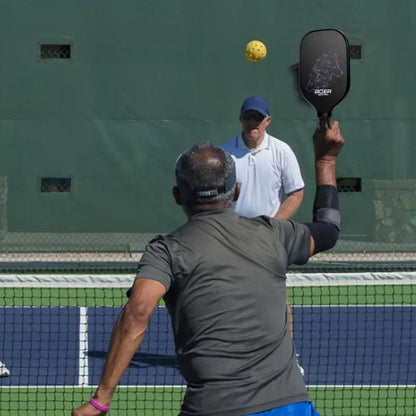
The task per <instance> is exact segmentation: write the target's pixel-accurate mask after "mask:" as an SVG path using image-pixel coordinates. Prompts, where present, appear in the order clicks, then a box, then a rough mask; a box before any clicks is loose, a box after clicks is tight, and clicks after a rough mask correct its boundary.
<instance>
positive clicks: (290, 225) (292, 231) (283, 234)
mask: <svg viewBox="0 0 416 416" xmlns="http://www.w3.org/2000/svg"><path fill="white" fill-rule="evenodd" d="M274 221H275V222H277V223H278V227H279V229H280V239H281V241H282V244H283V246H284V248H285V249H286V253H287V261H288V266H289V265H291V264H299V265H300V264H305V263H306V262H307V261H308V260H309V257H310V249H311V232H310V230H309V228H308V227H307V226H306V225H304V224H298V223H295V222H294V221H292V220H278V219H274Z"/></svg>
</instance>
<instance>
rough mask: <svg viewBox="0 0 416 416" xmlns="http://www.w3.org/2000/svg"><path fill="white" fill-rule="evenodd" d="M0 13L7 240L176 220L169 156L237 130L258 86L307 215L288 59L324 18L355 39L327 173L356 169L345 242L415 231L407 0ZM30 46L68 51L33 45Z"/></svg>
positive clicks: (159, 228) (307, 121) (307, 172)
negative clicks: (336, 150) (249, 53)
mask: <svg viewBox="0 0 416 416" xmlns="http://www.w3.org/2000/svg"><path fill="white" fill-rule="evenodd" d="M0 22H1V24H0V149H1V151H0V177H1V184H2V186H1V189H0V191H1V195H0V208H1V210H2V213H1V225H2V227H3V229H2V230H1V232H0V240H1V239H3V246H2V249H3V250H5V249H7V244H5V243H4V241H7V238H11V237H13V238H14V237H16V236H23V237H24V236H25V235H30V236H32V237H33V236H35V235H37V234H39V235H45V236H47V235H50V234H52V235H59V234H62V236H67V235H77V234H86V235H95V234H97V235H98V236H99V235H100V234H102V235H105V236H107V237H106V238H107V240H108V241H110V242H111V235H112V234H115V235H124V234H125V235H129V234H133V235H136V234H138V235H140V234H144V235H148V234H154V233H164V232H168V231H170V230H171V229H173V228H175V227H176V226H178V225H179V224H180V223H181V222H183V221H184V220H185V216H184V214H183V213H182V211H181V209H180V208H179V207H177V206H175V204H174V202H173V198H172V196H171V188H172V186H173V183H174V175H173V174H174V165H175V160H176V158H177V156H178V154H179V153H180V152H182V151H183V150H184V149H186V148H187V147H188V146H190V145H191V144H193V143H195V142H198V141H202V140H210V141H212V142H214V143H216V144H221V143H223V142H224V141H226V140H228V139H229V138H231V137H233V136H234V135H236V134H237V133H238V132H239V128H240V125H239V121H238V112H239V108H240V105H241V102H242V100H243V99H244V98H245V97H246V96H249V95H262V96H264V97H265V98H266V99H267V100H268V102H269V105H270V109H271V112H272V116H273V122H272V124H271V126H270V127H269V133H271V134H272V135H274V136H277V137H279V138H281V139H282V140H284V141H287V142H288V143H289V144H290V146H291V147H292V148H293V150H294V151H295V153H296V154H297V156H298V159H299V162H300V164H301V169H302V173H303V176H304V179H305V183H306V188H305V199H304V202H303V204H302V206H301V208H300V210H299V212H298V214H297V215H296V218H295V219H296V220H298V221H309V220H310V218H311V206H312V201H313V196H314V169H313V153H312V152H313V150H312V143H311V135H312V133H313V131H314V128H315V126H316V120H317V119H316V114H315V110H314V109H313V108H312V107H311V106H310V105H309V104H308V103H306V102H305V101H304V100H303V99H302V98H301V96H300V94H299V91H298V84H297V70H296V65H297V63H298V60H299V58H298V50H299V44H300V40H301V38H302V37H303V35H304V34H306V33H307V32H308V31H310V30H313V29H322V28H336V29H339V30H341V31H343V32H344V33H345V35H346V36H347V37H348V39H349V41H350V44H351V45H358V46H360V47H361V58H360V59H352V60H351V90H350V93H349V95H348V96H347V98H346V99H345V101H344V102H342V103H341V104H340V105H339V106H338V107H337V108H336V109H335V111H334V117H333V118H334V119H338V120H340V123H341V128H342V131H343V134H344V137H345V139H346V144H345V147H344V150H343V153H342V156H341V157H340V158H339V162H338V177H340V178H359V179H360V180H361V190H360V191H349V192H340V201H341V209H342V213H343V223H344V226H343V231H342V235H341V240H345V241H360V242H374V243H394V244H412V243H413V242H414V241H415V230H416V140H415V137H414V136H415V131H416V123H415V115H416V109H415V106H414V105H413V100H414V94H415V92H416V82H415V77H414V68H415V66H416V49H415V47H414V41H415V39H416V3H415V2H414V1H412V0H400V1H395V2H393V1H391V0H366V1H362V0H350V1H343V0H336V1H324V0H314V1H309V0H296V1H293V0H276V1H271V0H258V1H257V2H252V1H245V0H210V1H202V0H199V1H198V0H181V1H173V0H159V1H157V2H156V1H144V0H128V1H127V0H120V1H117V2H107V1H102V0H89V1H80V0H75V1H56V0H55V1H47V0H38V1H36V2H34V1H29V0H13V1H11V0H9V1H5V0H1V1H0ZM252 39H260V40H262V41H263V42H264V43H265V44H266V46H267V49H268V54H267V57H266V59H265V60H264V61H262V62H260V63H251V62H249V61H247V60H246V58H245V56H244V47H245V45H246V43H247V42H248V41H250V40H252ZM42 45H66V46H65V47H66V48H69V51H70V53H69V56H65V57H62V56H59V57H55V58H50V57H45V56H44V57H42V55H41V49H42ZM44 178H70V181H71V188H70V191H69V192H41V184H42V179H44ZM26 233H27V234H26ZM12 240H13V239H12ZM12 240H10V241H12ZM13 241H15V240H13ZM91 241H92V242H90V243H88V244H90V246H91V248H94V245H95V243H94V242H93V241H94V240H91ZM10 244H15V243H10ZM16 244H17V243H16ZM99 246H100V243H99V242H97V243H96V247H97V248H99Z"/></svg>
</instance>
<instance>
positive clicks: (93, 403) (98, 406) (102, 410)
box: [89, 397, 111, 412]
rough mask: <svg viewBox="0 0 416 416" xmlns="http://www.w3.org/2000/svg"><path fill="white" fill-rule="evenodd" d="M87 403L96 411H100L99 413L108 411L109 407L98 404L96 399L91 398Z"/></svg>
mask: <svg viewBox="0 0 416 416" xmlns="http://www.w3.org/2000/svg"><path fill="white" fill-rule="evenodd" d="M89 403H90V404H91V405H92V406H93V407H95V408H96V409H97V410H100V411H101V412H108V411H109V410H110V408H111V407H110V406H106V405H104V404H101V403H100V402H98V401H97V400H96V399H94V397H91V399H90V400H89Z"/></svg>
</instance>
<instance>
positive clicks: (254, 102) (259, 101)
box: [240, 95, 270, 116]
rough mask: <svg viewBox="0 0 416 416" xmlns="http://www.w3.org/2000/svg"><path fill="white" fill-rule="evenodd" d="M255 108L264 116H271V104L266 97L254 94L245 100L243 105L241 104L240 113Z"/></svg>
mask: <svg viewBox="0 0 416 416" xmlns="http://www.w3.org/2000/svg"><path fill="white" fill-rule="evenodd" d="M249 110H254V111H258V112H259V113H260V114H263V116H269V115H270V112H269V106H268V105H267V102H266V100H265V99H264V98H262V97H258V96H256V95H253V96H252V97H248V98H246V99H245V100H244V102H243V105H242V106H241V110H240V113H241V114H244V113H245V112H246V111H249Z"/></svg>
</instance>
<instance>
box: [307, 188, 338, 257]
mask: <svg viewBox="0 0 416 416" xmlns="http://www.w3.org/2000/svg"><path fill="white" fill-rule="evenodd" d="M338 206H339V204H338V191H337V188H336V187H335V186H333V185H319V186H317V188H316V194H315V202H314V205H313V223H309V224H306V225H307V226H308V228H309V230H310V231H311V235H312V237H313V239H314V241H315V250H314V252H315V253H319V252H321V251H325V250H328V249H330V248H332V247H334V246H335V243H336V242H337V240H338V236H339V230H340V228H341V213H340V212H339V209H338Z"/></svg>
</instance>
